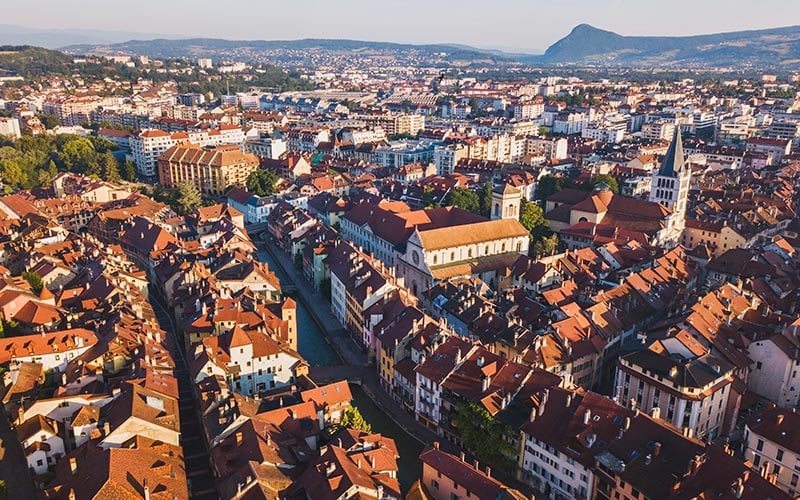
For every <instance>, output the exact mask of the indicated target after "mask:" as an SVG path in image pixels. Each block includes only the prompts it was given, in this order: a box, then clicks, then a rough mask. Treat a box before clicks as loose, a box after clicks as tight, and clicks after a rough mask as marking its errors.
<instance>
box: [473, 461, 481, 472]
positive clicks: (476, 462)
mask: <svg viewBox="0 0 800 500" xmlns="http://www.w3.org/2000/svg"><path fill="white" fill-rule="evenodd" d="M474 464H475V470H480V469H479V468H478V465H480V464H479V463H478V460H477V459H476V460H475V462H474Z"/></svg>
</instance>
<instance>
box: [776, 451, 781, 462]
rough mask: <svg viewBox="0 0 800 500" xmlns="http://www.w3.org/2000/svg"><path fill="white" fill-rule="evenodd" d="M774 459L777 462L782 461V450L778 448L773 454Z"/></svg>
mask: <svg viewBox="0 0 800 500" xmlns="http://www.w3.org/2000/svg"><path fill="white" fill-rule="evenodd" d="M775 459H776V460H777V461H778V462H783V450H781V449H778V452H777V453H776V454H775Z"/></svg>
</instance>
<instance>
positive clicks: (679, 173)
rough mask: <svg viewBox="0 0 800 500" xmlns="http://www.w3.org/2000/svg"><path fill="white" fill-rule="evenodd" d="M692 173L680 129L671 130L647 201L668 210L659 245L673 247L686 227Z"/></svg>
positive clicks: (654, 174)
mask: <svg viewBox="0 0 800 500" xmlns="http://www.w3.org/2000/svg"><path fill="white" fill-rule="evenodd" d="M691 179H692V172H691V169H690V168H689V166H688V165H687V164H686V157H685V156H684V153H683V141H682V140H681V132H680V127H677V126H676V128H675V137H674V138H673V139H672V143H671V144H670V145H669V149H667V154H666V156H664V160H663V161H662V162H661V168H659V169H658V171H656V172H653V180H652V182H651V184H650V201H652V202H654V203H658V204H660V205H662V206H664V207H666V208H668V209H669V210H670V211H671V212H672V213H670V214H669V217H668V221H667V224H666V227H665V228H664V229H663V230H662V231H661V235H660V237H659V240H660V241H659V244H662V245H665V246H673V245H676V244H677V243H678V240H679V239H680V237H681V234H682V233H683V229H684V227H685V223H686V208H687V204H688V199H689V188H690V184H691Z"/></svg>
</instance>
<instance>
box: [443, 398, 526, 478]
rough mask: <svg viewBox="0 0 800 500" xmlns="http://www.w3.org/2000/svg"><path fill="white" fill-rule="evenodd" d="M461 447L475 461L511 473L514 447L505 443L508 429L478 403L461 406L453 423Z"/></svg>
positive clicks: (513, 462)
mask: <svg viewBox="0 0 800 500" xmlns="http://www.w3.org/2000/svg"><path fill="white" fill-rule="evenodd" d="M453 423H454V424H455V427H456V428H457V429H458V434H459V437H460V438H461V442H462V443H463V445H464V447H465V448H467V449H468V450H470V451H471V452H472V453H473V454H474V455H475V456H476V457H477V458H478V460H480V461H482V462H485V463H488V464H489V465H491V466H492V467H493V468H496V469H500V470H504V471H509V470H511V469H513V467H514V464H515V460H514V455H515V452H514V447H513V446H512V445H511V444H509V443H508V441H506V436H509V435H511V427H510V426H509V425H508V424H505V423H503V422H501V421H499V420H497V419H495V418H494V417H492V415H491V414H490V413H489V412H488V411H486V409H485V408H484V407H483V406H481V405H479V404H477V403H462V404H460V405H459V406H458V411H457V413H456V415H455V418H454V419H453Z"/></svg>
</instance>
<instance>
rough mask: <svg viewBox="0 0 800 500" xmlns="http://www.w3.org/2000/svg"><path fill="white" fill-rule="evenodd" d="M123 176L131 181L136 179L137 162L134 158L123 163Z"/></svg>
mask: <svg viewBox="0 0 800 500" xmlns="http://www.w3.org/2000/svg"><path fill="white" fill-rule="evenodd" d="M122 178H123V179H125V180H126V181H130V182H133V181H135V180H136V163H134V161H133V160H130V159H128V160H125V163H124V164H123V165H122Z"/></svg>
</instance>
